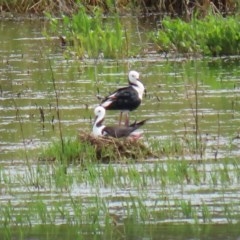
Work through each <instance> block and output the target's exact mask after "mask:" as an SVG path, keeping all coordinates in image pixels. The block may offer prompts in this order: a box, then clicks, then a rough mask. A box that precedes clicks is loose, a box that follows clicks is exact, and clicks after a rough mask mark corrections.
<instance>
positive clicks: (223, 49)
mask: <svg viewBox="0 0 240 240" xmlns="http://www.w3.org/2000/svg"><path fill="white" fill-rule="evenodd" d="M239 32H240V26H239V18H238V17H235V16H231V17H230V16H229V17H222V16H221V15H209V16H207V17H205V18H204V19H197V18H193V19H192V20H190V22H185V21H184V20H182V19H180V18H177V19H170V18H168V17H167V18H164V19H163V20H162V28H161V29H159V30H158V31H156V32H153V33H152V34H151V39H152V41H153V42H154V43H155V44H156V46H157V47H158V49H159V51H160V52H166V53H168V52H172V51H174V52H179V53H192V54H193V53H199V54H202V55H207V56H222V55H238V54H239V53H240V34H239Z"/></svg>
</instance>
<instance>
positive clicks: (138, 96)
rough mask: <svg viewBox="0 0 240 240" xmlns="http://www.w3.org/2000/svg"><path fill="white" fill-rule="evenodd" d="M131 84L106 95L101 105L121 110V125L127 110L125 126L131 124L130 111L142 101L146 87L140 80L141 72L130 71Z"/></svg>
mask: <svg viewBox="0 0 240 240" xmlns="http://www.w3.org/2000/svg"><path fill="white" fill-rule="evenodd" d="M128 81H129V86H128V87H123V88H119V89H117V90H116V91H115V92H113V93H112V94H110V95H109V96H107V97H105V98H104V99H103V100H102V102H101V104H100V105H101V106H102V107H104V108H105V109H106V110H120V111H121V113H120V119H119V125H121V121H122V113H123V112H126V113H127V114H126V120H125V126H128V125H129V116H128V115H129V111H133V110H135V109H136V108H137V107H138V106H139V105H140V104H141V101H142V97H143V93H144V91H145V88H144V86H143V84H142V83H141V82H140V80H139V73H138V72H136V71H130V72H129V74H128Z"/></svg>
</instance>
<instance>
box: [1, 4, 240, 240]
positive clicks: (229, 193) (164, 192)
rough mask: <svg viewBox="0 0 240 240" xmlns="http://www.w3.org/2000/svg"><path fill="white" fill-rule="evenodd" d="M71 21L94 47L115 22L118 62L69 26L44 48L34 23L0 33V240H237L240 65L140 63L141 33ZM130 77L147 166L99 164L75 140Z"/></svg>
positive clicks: (140, 158)
mask: <svg viewBox="0 0 240 240" xmlns="http://www.w3.org/2000/svg"><path fill="white" fill-rule="evenodd" d="M99 2H100V1H99ZM142 2H143V1H142ZM79 11H81V10H79ZM78 14H79V13H76V15H74V16H76V19H78V18H80V17H82V18H83V19H85V18H86V19H85V21H86V26H88V27H89V29H90V30H89V31H90V32H92V31H96V32H97V33H98V35H97V37H98V36H101V37H102V36H103V35H101V34H105V33H103V32H104V30H103V29H102V27H105V29H107V30H109V29H111V28H110V26H115V25H114V24H116V22H115V20H116V19H117V24H119V31H121V34H123V35H121V34H120V33H119V34H120V35H118V36H121V38H122V39H121V40H122V41H123V42H124V41H125V42H124V44H126V45H124V48H127V49H129V51H127V52H126V51H123V52H121V53H119V52H118V51H119V49H116V50H114V51H116V52H113V53H111V54H109V55H107V54H108V51H110V50H108V48H107V47H106V48H105V47H104V46H105V45H101V44H106V45H107V44H108V43H106V42H104V43H101V41H100V40H99V39H98V44H96V47H99V48H98V49H97V48H96V49H94V48H93V49H91V42H90V39H89V36H88V35H87V34H86V35H84V34H81V35H80V33H79V32H78V31H80V30H81V31H82V32H83V33H84V30H82V29H81V27H82V26H75V25H74V22H71V21H72V19H73V20H74V16H73V18H72V19H70V18H69V17H64V18H63V21H59V20H57V19H55V18H52V19H51V22H47V23H44V24H45V26H44V27H45V32H44V34H45V35H44V36H46V38H43V37H42V33H43V25H42V23H41V24H40V23H39V21H35V20H31V21H24V22H12V21H9V22H8V21H3V22H1V28H0V31H1V32H0V36H1V41H2V42H1V49H0V51H1V54H2V61H1V63H0V69H1V73H2V75H1V76H2V79H1V83H0V100H1V103H2V104H1V112H0V119H1V121H0V126H1V128H0V133H1V135H0V137H1V138H0V142H1V146H0V159H1V160H0V185H1V195H0V202H1V208H0V216H1V218H0V226H1V229H0V238H1V239H19V238H20V239H32V238H36V239H46V238H49V239H54V238H57V239H103V238H104V239H135V238H139V239H166V238H167V237H170V238H172V239H193V238H195V239H203V238H204V237H206V236H207V237H208V239H216V238H218V239H226V238H227V237H228V239H236V238H237V237H239V235H240V231H239V220H240V219H239V217H240V207H239V196H240V190H239V179H240V178H239V176H240V166H239V160H238V159H239V155H240V149H239V146H240V145H239V143H240V142H239V139H240V138H239V91H240V90H239V86H240V81H239V79H240V71H239V57H238V56H236V55H235V56H222V57H218V58H216V57H212V55H214V54H209V55H210V56H211V57H203V55H201V57H200V56H199V55H198V57H195V58H192V56H190V55H182V54H181V52H180V51H179V52H177V54H171V53H168V52H164V53H161V54H160V53H159V52H157V51H155V47H156V46H155V45H154V42H148V45H147V51H146V45H144V43H145V42H147V41H148V40H149V36H150V35H151V34H152V33H154V34H158V32H156V24H153V25H150V24H149V22H151V21H149V22H147V24H146V22H144V21H142V22H141V21H139V18H130V19H128V18H126V17H125V18H118V16H114V17H113V18H112V17H110V18H105V19H104V20H103V22H101V24H99V25H98V21H97V22H96V19H95V20H93V19H91V18H90V19H89V18H88V16H87V15H84V14H82V15H78ZM48 16H49V17H50V18H51V16H50V15H48ZM115 17H116V18H115ZM113 19H114V21H113ZM166 21H170V20H168V19H166ZM102 23H103V24H102ZM54 24H55V25H54ZM58 24H62V27H61V28H59V27H57V26H59V25H58ZM174 24H175V22H174V21H173V22H172V26H174ZM178 24H179V25H181V24H182V23H181V22H179V23H178ZM146 25H147V28H146ZM67 26H68V28H67ZM177 26H178V25H177ZM190 26H191V23H190ZM220 26H221V24H219V27H220ZM234 26H235V25H233V27H234ZM95 27H96V29H95ZM79 29H80V30H79ZM47 30H51V31H50V32H47ZM73 30H74V31H73ZM114 31H115V29H114V30H113V32H114ZM234 31H235V30H234ZM206 32H207V31H206ZM62 33H64V36H66V37H67V42H68V44H69V45H67V46H62V45H61V42H59V35H60V34H62ZM65 33H66V34H65ZM73 33H74V34H73ZM106 33H109V34H111V31H110V30H109V32H108V31H106ZM125 33H127V34H125ZM68 34H69V35H68ZM93 34H94V33H93ZM114 34H115V32H114ZM26 36H28V37H26ZM76 36H80V37H81V38H82V39H81V41H79V42H78V40H79V39H80V37H76ZM126 36H128V37H127V38H125V37H126ZM75 37H76V39H75ZM95 37H96V36H95ZM126 39H127V41H126ZM118 40H119V39H118ZM71 41H72V42H73V43H74V44H73V45H71V44H70V43H71ZM105 41H107V40H106V39H105ZM113 41H115V40H113ZM119 41H120V40H119ZM219 41H220V40H219ZM81 42H82V43H84V44H85V45H84V44H83V45H80V43H81ZM87 44H89V46H88V45H87ZM121 44H122V43H121ZM155 44H159V43H155ZM143 45H144V46H143ZM136 46H137V47H136ZM166 46H167V45H166ZM82 47H83V48H82ZM120 49H121V48H120ZM75 50H76V51H75ZM150 50H152V51H150ZM158 50H159V49H158ZM102 51H106V53H105V52H104V54H103V55H101V56H102V57H99V55H98V54H99V53H101V52H102ZM134 51H136V52H134ZM168 51H170V50H168ZM126 53H128V54H126ZM166 53H167V54H166ZM184 53H185V52H184ZM218 53H219V52H217V54H216V55H220V54H218ZM125 54H126V55H125ZM130 69H136V70H138V71H139V72H140V73H141V79H142V81H143V82H144V84H145V86H146V88H147V95H146V96H145V97H144V99H143V103H142V105H141V107H139V109H138V110H136V111H134V112H133V113H132V114H131V119H132V120H133V121H134V120H135V119H136V120H138V119H145V118H150V120H149V122H148V123H147V124H146V125H145V126H144V128H143V136H144V137H143V139H142V143H143V144H144V146H147V149H150V150H151V153H153V155H150V156H147V155H144V152H141V153H143V154H142V155H137V156H136V155H135V157H133V155H131V154H130V155H129V156H124V157H122V156H120V155H117V156H116V152H114V151H112V149H109V148H106V151H105V152H104V151H103V152H102V153H101V154H104V156H105V157H106V156H107V160H108V161H107V163H106V162H105V161H99V158H97V154H96V149H95V148H94V146H91V145H89V144H86V141H85V140H84V137H86V136H89V135H88V134H89V133H90V132H91V127H92V122H93V109H94V107H95V106H96V105H98V98H97V96H98V95H101V96H104V95H105V94H106V93H109V92H112V90H115V89H116V87H119V85H121V86H124V85H126V82H127V81H126V76H127V72H128V71H129V70H130ZM117 117H118V114H117V113H115V112H109V113H107V117H106V122H108V123H116V122H117ZM81 133H84V134H83V135H82V137H81V139H80V141H79V134H80V136H81ZM119 144H120V143H119ZM104 145H105V146H106V147H107V144H104ZM101 148H102V147H101ZM100 159H102V155H100Z"/></svg>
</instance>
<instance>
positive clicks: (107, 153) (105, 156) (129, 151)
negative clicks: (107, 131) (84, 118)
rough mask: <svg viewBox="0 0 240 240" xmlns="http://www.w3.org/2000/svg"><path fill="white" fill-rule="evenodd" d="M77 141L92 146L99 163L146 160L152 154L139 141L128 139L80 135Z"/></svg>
mask: <svg viewBox="0 0 240 240" xmlns="http://www.w3.org/2000/svg"><path fill="white" fill-rule="evenodd" d="M79 140H80V141H81V142H85V143H88V144H89V145H91V146H93V147H94V149H95V152H96V158H97V160H99V161H101V162H109V161H121V160H124V159H135V160H140V159H146V158H148V157H153V156H154V154H153V153H152V151H151V150H150V149H148V147H147V146H146V145H145V144H144V143H143V142H142V141H140V140H133V139H129V138H121V139H119V138H112V137H94V136H93V135H91V134H87V133H80V134H79Z"/></svg>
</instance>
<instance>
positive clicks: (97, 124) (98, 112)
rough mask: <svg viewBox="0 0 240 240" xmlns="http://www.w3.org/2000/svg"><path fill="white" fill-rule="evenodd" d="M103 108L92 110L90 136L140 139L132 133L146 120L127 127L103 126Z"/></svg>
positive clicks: (139, 135)
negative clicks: (93, 118)
mask: <svg viewBox="0 0 240 240" xmlns="http://www.w3.org/2000/svg"><path fill="white" fill-rule="evenodd" d="M105 112H106V110H105V108H103V107H102V106H98V107H96V108H95V110H94V114H95V116H96V118H95V121H94V124H93V129H92V134H93V135H94V136H95V137H99V136H111V137H114V138H122V137H132V138H134V139H138V138H139V137H141V134H139V133H135V132H134V131H135V130H137V129H138V128H139V127H141V126H142V125H143V124H144V123H145V122H146V120H143V121H141V122H134V123H133V124H130V125H129V126H105V125H103V121H104V117H105Z"/></svg>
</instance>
